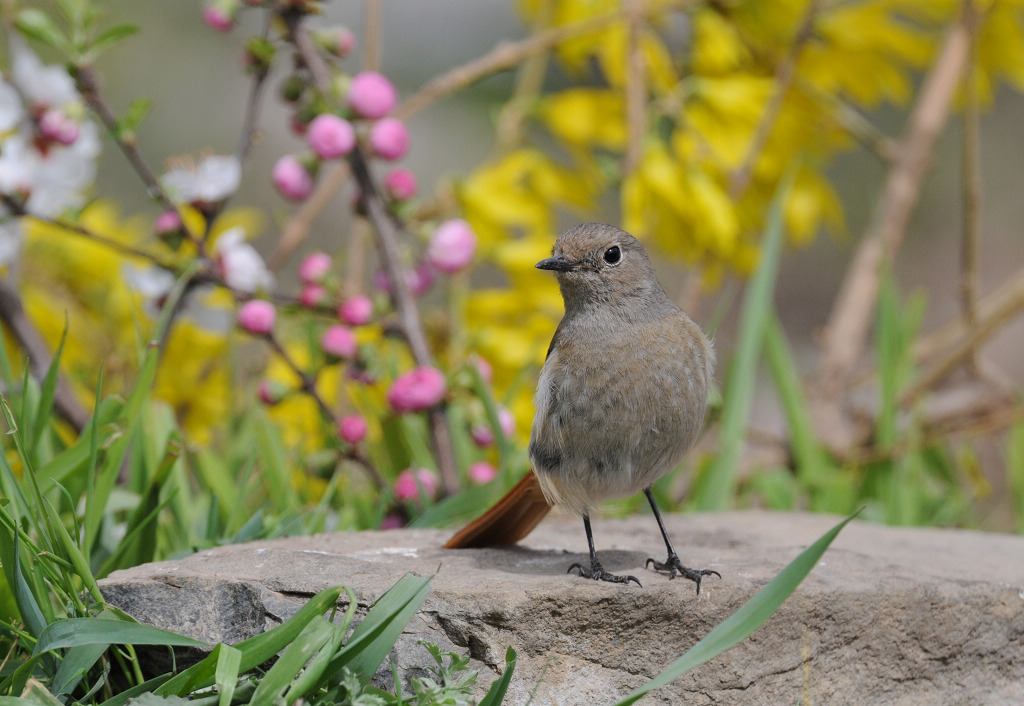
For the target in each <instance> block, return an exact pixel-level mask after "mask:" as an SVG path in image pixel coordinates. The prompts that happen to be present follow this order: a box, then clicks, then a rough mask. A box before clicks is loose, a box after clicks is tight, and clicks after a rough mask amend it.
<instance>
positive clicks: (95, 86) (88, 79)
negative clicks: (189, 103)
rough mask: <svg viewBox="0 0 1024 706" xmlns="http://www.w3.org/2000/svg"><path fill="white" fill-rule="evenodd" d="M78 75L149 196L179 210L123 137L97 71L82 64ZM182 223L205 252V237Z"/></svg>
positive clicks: (89, 100) (88, 98)
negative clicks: (199, 236)
mask: <svg viewBox="0 0 1024 706" xmlns="http://www.w3.org/2000/svg"><path fill="white" fill-rule="evenodd" d="M75 78H76V83H77V86H78V90H79V92H81V94H82V97H83V98H84V99H85V101H86V103H88V104H89V107H90V108H92V109H93V111H95V113H96V115H98V116H99V118H100V122H102V123H103V126H104V127H105V128H106V129H107V131H108V132H109V133H110V136H111V138H112V139H113V140H114V143H115V144H116V145H117V147H118V149H120V150H121V153H122V154H123V155H124V156H125V158H126V159H127V160H128V163H129V164H131V166H132V168H133V169H134V170H135V173H136V174H138V175H139V178H140V179H142V183H143V184H144V185H145V187H146V191H147V193H148V194H149V196H150V197H151V198H153V199H156V200H157V201H158V202H159V203H160V205H161V206H162V207H163V208H164V210H167V211H174V210H177V208H176V206H175V205H174V202H173V201H171V199H170V197H169V196H168V195H167V192H166V191H164V189H163V187H162V186H160V182H159V180H158V179H157V178H156V175H155V174H154V172H153V170H152V169H150V168H149V165H148V164H147V163H146V160H145V159H143V158H142V154H141V153H140V152H139V150H138V149H137V148H136V147H135V145H134V143H132V142H128V141H126V140H124V139H122V138H121V135H120V129H119V127H118V124H117V118H116V117H115V116H114V113H113V111H111V110H110V106H108V105H107V103H106V101H105V100H104V99H103V96H102V94H101V93H100V90H99V83H98V81H97V80H96V72H95V71H94V70H93V68H92V67H91V66H82V67H79V69H78V71H77V73H76V75H75ZM181 227H182V229H183V230H184V232H185V236H186V237H187V238H188V239H189V240H190V241H192V242H193V243H194V244H195V245H196V246H197V247H198V248H199V251H200V253H201V254H202V253H203V252H204V243H203V242H202V240H201V239H200V238H198V237H197V236H196V234H195V233H193V232H192V231H191V229H190V228H189V227H188V224H187V223H185V222H182V224H181Z"/></svg>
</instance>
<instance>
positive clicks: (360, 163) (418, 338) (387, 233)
mask: <svg viewBox="0 0 1024 706" xmlns="http://www.w3.org/2000/svg"><path fill="white" fill-rule="evenodd" d="M298 24H299V23H298V21H297V19H296V20H293V21H292V22H291V24H290V29H291V37H292V40H293V41H294V42H295V46H296V48H297V49H298V51H299V55H300V56H301V57H302V61H303V63H305V65H306V67H307V68H308V69H309V71H310V74H311V75H312V76H313V79H314V81H315V82H316V85H317V88H318V89H319V90H320V91H321V92H322V93H324V94H325V95H326V94H327V93H328V90H327V89H328V88H329V86H328V80H329V77H328V75H327V69H326V67H325V66H324V64H323V61H322V60H321V58H320V56H319V54H317V52H316V48H315V47H313V46H312V43H311V41H310V39H309V36H308V34H307V33H306V32H304V31H303V30H302V28H301V27H299V26H298ZM349 165H350V167H351V169H352V174H353V176H354V177H355V180H356V183H357V184H358V185H359V189H360V191H361V194H362V202H363V206H364V207H365V208H366V212H367V218H368V219H369V221H370V223H371V224H372V225H373V228H374V231H375V232H376V233H377V246H378V248H379V250H380V252H381V255H382V258H381V259H382V260H383V261H384V267H385V269H386V270H387V274H388V277H389V278H390V279H391V291H392V297H393V300H394V303H395V308H396V310H397V312H398V317H399V320H400V322H401V326H402V333H403V334H404V336H405V339H406V341H407V343H408V344H409V349H410V351H411V352H412V355H413V359H414V360H415V361H416V364H417V365H421V366H422V365H432V364H433V358H432V356H431V354H430V348H429V346H428V345H427V336H426V332H425V331H424V329H423V323H422V321H421V320H420V314H419V308H418V307H417V305H416V298H415V297H414V296H413V294H412V291H411V290H410V288H409V283H408V281H407V280H406V277H405V272H404V270H403V267H402V254H401V247H400V240H399V237H398V229H397V227H396V226H395V223H394V221H393V220H392V219H391V216H390V215H389V214H388V212H387V209H386V208H385V206H384V201H383V199H381V196H380V191H379V190H378V188H377V185H376V183H375V182H374V180H373V177H372V175H371V174H370V169H369V166H368V165H367V163H366V159H365V157H364V156H363V152H362V149H361V148H360V147H358V146H357V147H356V148H355V149H354V150H353V151H352V152H351V153H350V154H349ZM429 417H430V429H431V439H432V441H433V445H434V452H435V454H436V456H437V465H438V471H439V473H440V476H441V483H442V486H443V487H444V491H445V493H446V494H451V493H454V492H455V491H456V490H457V489H458V486H459V480H458V473H457V471H456V465H455V453H454V451H453V450H452V443H451V437H450V435H449V433H448V420H447V418H446V415H445V413H444V410H443V409H442V408H441V407H434V408H433V409H431V410H430V411H429Z"/></svg>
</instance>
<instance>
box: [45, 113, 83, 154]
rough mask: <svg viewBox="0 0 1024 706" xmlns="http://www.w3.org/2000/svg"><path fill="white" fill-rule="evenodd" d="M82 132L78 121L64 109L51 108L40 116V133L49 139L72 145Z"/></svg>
mask: <svg viewBox="0 0 1024 706" xmlns="http://www.w3.org/2000/svg"><path fill="white" fill-rule="evenodd" d="M80 132H81V131H80V130H79V127H78V123H76V122H75V121H74V120H72V119H71V118H70V117H68V115H66V114H65V113H64V112H63V111H60V110H55V109H53V108H51V109H50V110H47V111H46V112H44V113H43V114H42V115H41V116H40V118H39V134H40V135H42V136H43V138H45V139H47V140H53V141H54V142H59V143H60V144H62V145H71V144H74V142H75V140H77V139H78V135H79V133H80Z"/></svg>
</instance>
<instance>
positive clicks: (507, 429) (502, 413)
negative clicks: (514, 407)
mask: <svg viewBox="0 0 1024 706" xmlns="http://www.w3.org/2000/svg"><path fill="white" fill-rule="evenodd" d="M498 426H500V427H501V433H502V434H504V435H505V437H506V438H508V437H510V436H512V435H513V434H515V433H516V418H515V415H513V414H512V412H510V411H509V409H508V408H507V407H498Z"/></svg>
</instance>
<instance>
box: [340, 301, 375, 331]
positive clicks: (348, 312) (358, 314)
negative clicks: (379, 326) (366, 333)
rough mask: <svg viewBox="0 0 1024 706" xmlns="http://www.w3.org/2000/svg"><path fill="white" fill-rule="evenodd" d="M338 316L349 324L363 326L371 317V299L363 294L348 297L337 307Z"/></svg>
mask: <svg viewBox="0 0 1024 706" xmlns="http://www.w3.org/2000/svg"><path fill="white" fill-rule="evenodd" d="M338 317H339V318H340V319H341V320H342V321H344V322H345V323H346V324H348V325H349V326H363V325H364V324H368V323H370V319H371V318H372V317H373V301H371V300H370V298H369V297H367V296H365V295H363V294H357V295H356V296H354V297H349V298H348V299H346V300H345V301H343V302H342V303H341V306H339V307H338Z"/></svg>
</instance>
